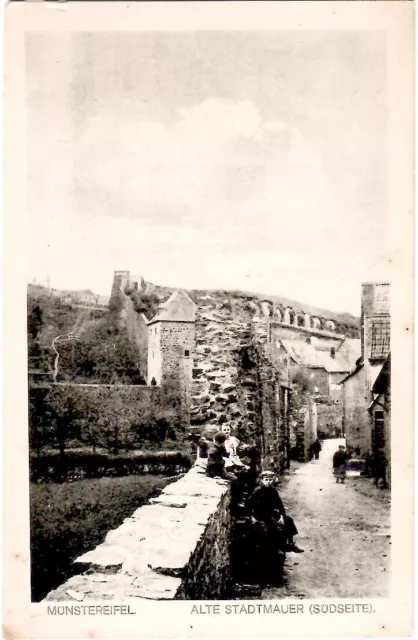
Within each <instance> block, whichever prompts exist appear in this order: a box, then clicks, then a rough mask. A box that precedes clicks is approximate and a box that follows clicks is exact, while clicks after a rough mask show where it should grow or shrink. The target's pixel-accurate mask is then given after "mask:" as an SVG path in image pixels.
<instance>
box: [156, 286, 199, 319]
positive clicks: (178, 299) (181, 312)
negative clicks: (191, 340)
mask: <svg viewBox="0 0 418 640" xmlns="http://www.w3.org/2000/svg"><path fill="white" fill-rule="evenodd" d="M196 308H197V307H196V305H195V303H194V302H193V300H191V298H189V296H188V294H187V293H186V292H185V291H183V290H182V289H180V290H179V291H175V292H174V293H172V294H171V296H170V297H169V299H168V300H167V301H166V302H162V303H161V304H160V305H159V306H158V310H157V313H156V314H155V316H154V317H153V318H152V319H151V320H150V321H149V322H148V324H153V323H154V322H195V320H196Z"/></svg>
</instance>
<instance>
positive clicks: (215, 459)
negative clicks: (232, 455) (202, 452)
mask: <svg viewBox="0 0 418 640" xmlns="http://www.w3.org/2000/svg"><path fill="white" fill-rule="evenodd" d="M224 458H229V453H228V452H227V450H226V449H225V447H224V445H223V444H220V445H219V444H212V445H211V446H210V447H209V450H208V464H207V467H206V474H207V475H208V476H212V477H214V476H219V475H222V474H223V473H224V471H225V460H224Z"/></svg>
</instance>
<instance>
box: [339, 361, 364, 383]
mask: <svg viewBox="0 0 418 640" xmlns="http://www.w3.org/2000/svg"><path fill="white" fill-rule="evenodd" d="M363 367H364V362H363V360H360V358H359V361H358V362H357V363H356V366H355V367H354V369H353V370H352V371H350V373H349V374H348V375H346V376H345V378H343V379H342V380H340V382H339V383H338V384H343V383H344V382H346V380H348V379H349V378H352V377H353V376H355V375H357V373H358V372H359V371H361V369H362V368H363Z"/></svg>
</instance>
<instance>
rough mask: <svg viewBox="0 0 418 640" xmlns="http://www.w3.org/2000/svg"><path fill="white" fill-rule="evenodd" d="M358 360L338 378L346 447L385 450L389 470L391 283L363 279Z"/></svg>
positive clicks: (361, 450) (372, 451) (373, 451)
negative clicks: (359, 353)
mask: <svg viewBox="0 0 418 640" xmlns="http://www.w3.org/2000/svg"><path fill="white" fill-rule="evenodd" d="M361 324H362V327H361V350H362V355H361V360H360V361H359V362H358V363H357V365H356V367H355V368H354V369H353V370H352V371H351V372H350V373H349V374H348V375H347V376H345V377H344V378H343V379H342V380H341V386H342V388H343V424H344V430H345V434H346V440H347V448H348V449H349V450H351V451H353V452H356V453H357V454H359V455H362V456H366V455H374V456H375V455H376V452H378V451H382V450H383V451H384V453H385V456H386V459H387V461H388V469H389V474H390V285H389V284H388V283H366V284H363V285H362V299H361Z"/></svg>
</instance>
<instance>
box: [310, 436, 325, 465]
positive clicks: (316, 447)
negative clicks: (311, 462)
mask: <svg viewBox="0 0 418 640" xmlns="http://www.w3.org/2000/svg"><path fill="white" fill-rule="evenodd" d="M311 451H312V456H313V457H315V460H319V454H320V453H321V451H322V446H321V443H320V442H319V440H318V438H317V439H316V440H315V442H313V443H312V444H311Z"/></svg>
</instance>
